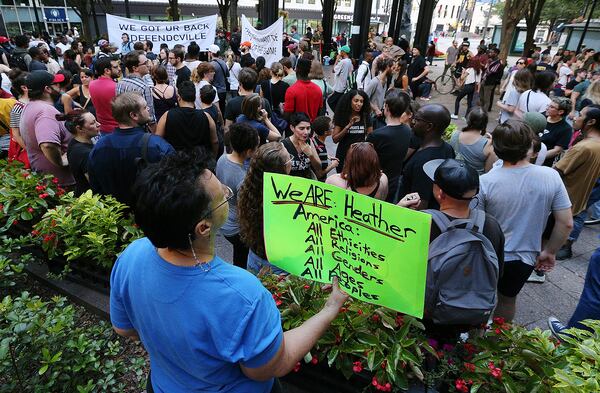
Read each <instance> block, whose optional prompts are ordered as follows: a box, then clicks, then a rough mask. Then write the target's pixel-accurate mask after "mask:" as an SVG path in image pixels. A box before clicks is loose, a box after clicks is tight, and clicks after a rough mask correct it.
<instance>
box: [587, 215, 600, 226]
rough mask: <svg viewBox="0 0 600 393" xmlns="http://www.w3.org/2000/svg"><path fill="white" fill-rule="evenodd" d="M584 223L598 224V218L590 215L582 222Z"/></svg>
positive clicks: (599, 220)
mask: <svg viewBox="0 0 600 393" xmlns="http://www.w3.org/2000/svg"><path fill="white" fill-rule="evenodd" d="M583 224H584V225H596V224H600V218H593V217H590V219H589V220H585V221H584V222H583Z"/></svg>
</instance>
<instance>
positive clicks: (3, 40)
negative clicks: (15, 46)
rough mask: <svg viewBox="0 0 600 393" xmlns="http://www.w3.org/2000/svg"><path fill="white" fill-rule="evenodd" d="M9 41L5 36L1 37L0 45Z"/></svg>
mask: <svg viewBox="0 0 600 393" xmlns="http://www.w3.org/2000/svg"><path fill="white" fill-rule="evenodd" d="M8 41H9V39H8V38H6V37H5V36H3V35H1V36H0V44H6V43H7V42H8Z"/></svg>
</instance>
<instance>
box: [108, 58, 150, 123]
mask: <svg viewBox="0 0 600 393" xmlns="http://www.w3.org/2000/svg"><path fill="white" fill-rule="evenodd" d="M124 61H125V68H127V76H126V77H124V78H123V79H121V80H120V81H119V83H117V88H116V93H117V95H119V94H121V93H125V92H128V91H133V92H136V93H138V94H140V95H141V96H142V97H144V100H146V104H147V105H148V110H149V111H150V122H149V123H148V126H149V128H150V130H151V131H152V132H155V131H156V115H155V113H154V100H153V99H152V88H151V87H150V85H148V83H146V81H145V80H144V79H143V78H144V77H145V76H146V75H148V74H149V72H150V67H149V66H148V59H147V58H146V54H145V53H144V52H143V51H139V50H133V51H131V52H129V53H127V54H126V55H125V57H124Z"/></svg>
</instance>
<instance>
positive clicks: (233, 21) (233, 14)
mask: <svg viewBox="0 0 600 393" xmlns="http://www.w3.org/2000/svg"><path fill="white" fill-rule="evenodd" d="M237 8H238V0H231V6H230V8H229V24H230V26H231V31H235V29H237V28H238V27H239V21H238V10H237Z"/></svg>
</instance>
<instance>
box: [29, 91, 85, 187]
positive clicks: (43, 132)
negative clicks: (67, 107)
mask: <svg viewBox="0 0 600 393" xmlns="http://www.w3.org/2000/svg"><path fill="white" fill-rule="evenodd" d="M59 113H60V112H59V111H58V110H56V108H55V107H54V106H53V105H52V104H50V103H48V102H46V101H39V100H36V101H30V102H29V103H27V104H26V105H25V108H23V113H22V114H21V123H20V130H21V135H22V136H23V140H24V141H25V146H26V148H27V156H28V157H29V162H30V163H31V169H33V170H35V171H38V172H42V173H50V174H52V175H54V176H56V177H57V178H58V182H59V184H60V185H61V186H71V185H73V184H75V180H74V179H73V176H72V175H71V171H70V170H69V167H68V166H64V167H58V166H56V165H54V164H53V163H52V162H50V161H49V160H48V159H47V158H46V156H45V155H44V153H43V152H42V149H40V145H41V144H42V143H53V144H55V145H59V146H60V151H61V154H64V153H66V152H67V146H68V145H69V141H70V140H71V133H69V131H68V130H67V128H66V127H65V124H64V122H62V121H58V120H56V117H55V116H56V115H58V114H59Z"/></svg>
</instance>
